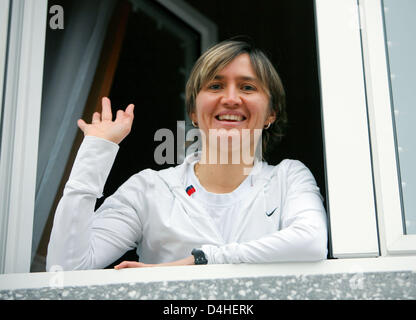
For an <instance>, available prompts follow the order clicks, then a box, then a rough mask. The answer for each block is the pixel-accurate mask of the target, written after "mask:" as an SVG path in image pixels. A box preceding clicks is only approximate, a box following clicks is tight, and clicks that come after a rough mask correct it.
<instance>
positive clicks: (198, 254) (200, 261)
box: [191, 249, 208, 264]
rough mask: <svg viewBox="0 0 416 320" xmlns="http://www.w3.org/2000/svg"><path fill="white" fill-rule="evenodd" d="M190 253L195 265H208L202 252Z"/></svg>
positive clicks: (193, 251) (195, 250)
mask: <svg viewBox="0 0 416 320" xmlns="http://www.w3.org/2000/svg"><path fill="white" fill-rule="evenodd" d="M191 253H192V255H193V256H194V258H195V264H207V263H208V260H207V259H206V258H205V254H204V251H202V250H198V249H193V250H192V252H191Z"/></svg>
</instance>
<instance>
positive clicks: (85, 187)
mask: <svg viewBox="0 0 416 320" xmlns="http://www.w3.org/2000/svg"><path fill="white" fill-rule="evenodd" d="M118 148H119V147H118V145H117V144H114V143H112V142H109V141H107V140H104V139H100V138H95V137H90V136H86V137H85V138H84V141H83V143H82V145H81V147H80V149H79V151H78V154H77V157H76V160H75V163H74V166H73V168H72V171H71V175H70V177H69V180H68V182H67V183H66V186H65V189H64V192H63V196H62V198H61V200H60V202H59V205H58V207H57V210H56V213H55V218H54V223H53V229H52V233H51V238H50V242H49V246H48V254H47V266H46V268H47V270H50V268H51V267H52V266H53V265H59V266H61V267H62V268H63V270H74V269H98V268H104V267H105V266H107V265H109V264H111V263H113V262H114V261H115V260H117V259H118V258H120V257H121V256H122V255H123V254H124V253H125V252H126V251H128V250H131V249H133V248H136V247H137V253H138V255H139V259H140V261H142V262H144V263H162V262H172V261H175V260H179V259H183V258H185V257H187V256H189V255H190V254H191V251H192V249H193V248H201V249H202V250H203V251H204V253H205V255H206V257H207V259H208V263H210V264H218V263H262V262H279V261H313V260H321V259H325V258H326V255H327V225H326V214H325V210H324V207H323V204H322V197H321V195H320V193H319V188H318V187H317V186H316V182H315V179H314V177H313V176H312V174H311V172H310V171H309V170H308V169H307V168H306V167H305V166H304V165H303V164H302V163H301V162H299V161H296V160H284V161H282V162H281V163H280V164H279V165H277V166H270V165H268V164H267V163H265V162H258V163H256V165H255V169H256V170H253V174H251V175H250V176H249V177H248V179H252V180H251V188H252V191H251V192H250V193H249V196H248V197H246V198H245V199H244V200H242V201H243V202H244V203H242V208H243V210H242V211H241V214H240V215H239V216H238V217H237V218H236V220H235V224H234V226H233V228H234V229H233V230H232V235H233V236H232V241H230V242H229V243H225V241H224V240H223V238H222V236H221V235H220V233H219V232H218V229H217V227H216V226H215V224H214V222H213V220H212V218H211V216H210V215H209V214H207V213H206V212H205V211H204V209H203V208H202V206H200V205H199V204H198V203H197V201H196V200H195V199H193V198H192V197H190V196H188V194H187V193H186V191H185V188H186V186H185V182H184V181H185V173H186V171H187V170H186V169H187V166H188V165H189V158H190V157H192V156H190V157H188V158H187V159H185V161H184V162H183V163H182V164H181V165H178V166H176V167H172V168H169V169H165V170H160V171H154V170H150V169H146V170H143V171H141V172H139V173H137V174H135V175H133V176H132V177H130V179H128V180H127V181H126V182H125V183H124V184H123V185H122V186H120V188H119V189H118V190H117V191H116V192H115V193H114V194H113V195H112V196H110V197H108V198H107V199H106V200H105V201H104V203H103V204H102V205H101V207H100V208H99V209H98V210H97V211H96V212H94V207H95V203H96V199H97V198H99V197H101V196H102V192H103V189H104V184H105V182H106V179H107V177H108V174H109V172H110V170H111V167H112V165H113V162H114V159H115V157H116V154H117V151H118ZM273 210H275V211H274V213H273V214H271V215H270V213H271V212H272V211H273ZM269 215H270V216H269Z"/></svg>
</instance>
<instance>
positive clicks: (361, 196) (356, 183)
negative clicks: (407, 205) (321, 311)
mask: <svg viewBox="0 0 416 320" xmlns="http://www.w3.org/2000/svg"><path fill="white" fill-rule="evenodd" d="M315 16H316V30H317V46H318V57H319V70H320V82H321V104H322V126H323V132H324V148H325V162H326V177H327V189H328V191H327V196H328V199H327V204H328V214H329V221H330V224H329V225H330V231H331V237H330V239H331V243H332V255H333V257H335V258H354V257H355V258H357V257H376V256H378V255H379V246H378V233H377V222H376V207H375V197H374V186H373V176H372V175H373V173H372V159H371V152H370V150H371V149H370V138H369V128H368V119H367V103H366V93H365V83H364V70H363V57H362V54H361V35H360V19H359V12H358V6H357V0H342V1H333V0H316V1H315Z"/></svg>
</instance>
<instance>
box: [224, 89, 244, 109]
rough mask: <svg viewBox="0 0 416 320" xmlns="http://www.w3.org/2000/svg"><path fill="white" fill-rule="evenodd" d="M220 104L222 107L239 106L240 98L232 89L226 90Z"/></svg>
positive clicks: (236, 91) (235, 90)
mask: <svg viewBox="0 0 416 320" xmlns="http://www.w3.org/2000/svg"><path fill="white" fill-rule="evenodd" d="M221 102H222V103H223V104H224V105H229V106H233V105H239V104H241V98H240V94H239V92H238V90H237V89H236V88H233V87H229V88H227V90H225V91H224V95H223V96H222V98H221Z"/></svg>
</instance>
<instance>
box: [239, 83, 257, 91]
mask: <svg viewBox="0 0 416 320" xmlns="http://www.w3.org/2000/svg"><path fill="white" fill-rule="evenodd" d="M242 89H243V90H244V91H253V90H256V88H255V87H253V86H251V85H249V84H246V85H244V86H242Z"/></svg>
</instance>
